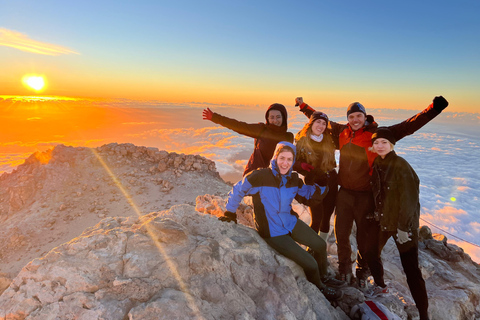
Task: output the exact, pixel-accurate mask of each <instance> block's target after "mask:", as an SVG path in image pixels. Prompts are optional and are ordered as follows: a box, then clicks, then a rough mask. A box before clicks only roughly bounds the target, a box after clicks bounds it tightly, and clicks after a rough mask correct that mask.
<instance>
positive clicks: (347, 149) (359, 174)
mask: <svg viewBox="0 0 480 320" xmlns="http://www.w3.org/2000/svg"><path fill="white" fill-rule="evenodd" d="M300 111H301V112H303V113H304V114H305V115H306V116H307V117H310V115H311V114H312V113H313V112H314V111H315V110H314V109H312V108H311V107H309V106H308V105H307V104H302V105H301V106H300ZM439 114H440V112H439V111H437V110H436V109H434V108H433V103H432V104H431V105H429V106H428V107H427V108H426V109H425V110H423V111H422V112H420V113H417V114H416V115H414V116H413V117H411V118H409V119H407V120H405V121H403V122H400V123H397V124H395V125H393V126H389V127H387V128H388V129H390V131H391V132H392V133H393V136H394V137H395V140H396V141H399V140H400V139H402V138H404V137H405V136H407V135H410V134H412V133H414V132H415V131H417V130H419V129H420V128H422V127H423V126H424V125H425V124H427V123H428V122H429V121H430V120H432V119H433V118H435V117H436V116H438V115H439ZM377 127H378V124H377V123H376V122H375V120H374V118H373V116H371V115H367V121H366V124H365V126H364V127H363V128H361V129H359V130H357V131H353V130H352V129H351V127H350V125H349V124H339V123H336V122H333V121H329V129H330V130H331V134H332V138H333V141H335V143H336V144H337V146H338V149H339V150H340V161H339V164H338V180H339V185H340V186H341V187H343V188H345V189H348V190H354V191H368V190H370V189H371V186H370V178H371V174H372V165H373V161H374V160H375V158H376V157H377V154H376V153H373V152H371V151H369V150H368V148H370V147H371V146H372V141H371V137H372V134H373V133H374V132H375V130H376V129H377Z"/></svg>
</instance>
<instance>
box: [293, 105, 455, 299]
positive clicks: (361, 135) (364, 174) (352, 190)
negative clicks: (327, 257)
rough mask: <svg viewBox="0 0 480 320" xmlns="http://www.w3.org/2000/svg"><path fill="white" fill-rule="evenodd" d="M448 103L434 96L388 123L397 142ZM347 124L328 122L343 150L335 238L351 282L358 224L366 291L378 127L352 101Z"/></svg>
mask: <svg viewBox="0 0 480 320" xmlns="http://www.w3.org/2000/svg"><path fill="white" fill-rule="evenodd" d="M295 102H296V105H298V106H299V109H300V111H301V112H303V113H304V114H305V116H307V117H310V116H311V115H312V113H313V112H315V110H314V109H313V108H311V107H310V106H308V105H307V104H306V103H304V102H303V99H302V98H300V97H299V98H296V99H295ZM447 106H448V102H447V100H445V98H443V97H442V96H438V97H435V98H434V99H433V103H432V104H430V105H429V106H428V107H427V108H426V109H424V110H423V111H421V112H419V113H417V114H415V115H414V116H412V117H410V118H408V119H406V120H405V121H402V122H400V123H397V124H395V125H392V126H389V127H388V129H389V130H390V131H391V132H392V134H393V137H394V138H395V140H396V141H399V140H400V139H402V138H404V137H405V136H407V135H410V134H413V133H414V132H416V131H417V130H419V129H420V128H422V127H423V126H424V125H425V124H427V123H428V122H429V121H431V120H432V119H434V118H435V117H436V116H438V115H439V114H440V113H441V112H442V111H443V110H444V109H445V108H446V107H447ZM347 120H348V123H347V124H340V123H337V122H334V121H329V129H330V134H331V135H332V138H333V141H334V142H335V143H336V145H337V146H338V149H339V150H340V161H339V168H338V183H339V185H340V189H339V191H338V194H337V200H336V209H335V215H336V216H335V226H334V230H335V237H336V240H337V250H338V265H339V266H338V267H339V268H338V269H339V279H341V280H344V281H346V282H347V283H349V284H351V283H352V280H353V275H352V264H353V261H352V259H351V255H352V251H351V246H350V239H349V237H350V233H351V231H352V226H353V222H355V224H356V225H357V236H356V239H357V245H358V251H357V265H356V276H357V279H358V281H357V285H358V286H359V287H360V289H363V290H366V288H367V282H366V279H367V278H368V275H369V272H370V271H369V269H368V264H367V261H366V259H365V253H366V239H367V236H368V235H367V233H366V224H367V223H368V219H367V218H371V217H373V213H374V210H375V204H374V201H373V194H372V188H371V185H370V181H371V174H372V165H373V161H374V160H375V158H376V157H377V154H376V153H374V152H372V151H371V150H369V148H370V147H371V146H372V141H371V137H372V135H373V133H374V132H375V130H376V129H377V127H378V124H377V123H376V122H375V120H374V118H373V116H372V115H367V112H366V110H365V107H364V106H363V105H362V104H361V103H359V102H353V103H351V104H350V105H349V106H348V108H347Z"/></svg>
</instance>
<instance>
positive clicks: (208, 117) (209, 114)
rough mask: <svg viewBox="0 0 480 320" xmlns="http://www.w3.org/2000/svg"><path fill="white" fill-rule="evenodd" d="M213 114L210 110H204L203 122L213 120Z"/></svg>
mask: <svg viewBox="0 0 480 320" xmlns="http://www.w3.org/2000/svg"><path fill="white" fill-rule="evenodd" d="M212 117H213V112H212V110H210V108H207V109H203V120H212Z"/></svg>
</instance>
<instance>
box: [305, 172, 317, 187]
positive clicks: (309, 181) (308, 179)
mask: <svg viewBox="0 0 480 320" xmlns="http://www.w3.org/2000/svg"><path fill="white" fill-rule="evenodd" d="M303 181H304V182H305V184H308V185H313V184H314V183H315V174H314V173H313V172H311V173H310V172H309V173H307V175H306V176H305V179H303Z"/></svg>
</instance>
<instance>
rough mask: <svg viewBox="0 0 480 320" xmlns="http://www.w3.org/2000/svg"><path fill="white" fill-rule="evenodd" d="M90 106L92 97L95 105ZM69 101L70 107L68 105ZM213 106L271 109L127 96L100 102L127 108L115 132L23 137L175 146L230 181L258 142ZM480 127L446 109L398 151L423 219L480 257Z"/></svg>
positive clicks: (21, 153) (390, 118)
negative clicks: (218, 117) (410, 171)
mask: <svg viewBox="0 0 480 320" xmlns="http://www.w3.org/2000/svg"><path fill="white" fill-rule="evenodd" d="M0 102H1V101H0ZM91 104H92V103H91V102H89V106H91ZM0 105H1V104H0ZM62 106H63V107H65V106H66V104H65V103H64V104H63V105H62ZM75 107H81V103H80V102H76V105H75ZM206 107H210V108H211V109H212V110H213V111H214V112H218V113H220V114H222V115H224V116H228V117H231V118H234V119H237V120H241V121H245V122H248V123H257V122H264V121H265V110H266V108H267V106H257V107H252V106H235V105H211V104H205V103H190V104H165V103H156V102H152V101H149V102H138V101H128V100H122V101H116V102H109V103H108V105H104V104H102V103H99V104H98V108H109V110H110V111H111V110H112V109H113V110H119V111H118V112H122V115H123V116H122V117H119V119H120V120H119V121H118V123H114V124H112V123H109V124H108V125H109V127H108V130H105V129H102V130H99V131H94V130H93V131H92V130H90V131H89V136H85V141H83V142H82V141H78V140H76V141H74V142H73V141H68V140H67V139H64V140H62V138H57V139H52V140H51V141H31V142H28V141H22V143H23V144H32V145H35V149H32V152H33V151H34V150H42V149H43V150H45V149H47V148H49V147H51V146H54V145H56V144H58V143H63V144H66V145H73V146H82V145H83V146H91V147H95V146H99V145H102V144H105V143H111V142H118V143H127V142H129V143H134V144H136V145H144V146H148V147H157V148H159V149H160V150H167V151H169V152H177V153H185V154H200V155H202V156H205V157H207V158H209V159H211V160H213V161H215V163H216V166H217V170H218V171H219V172H220V174H221V176H222V177H223V178H224V180H226V181H231V182H236V181H238V180H239V179H241V177H242V172H243V168H244V166H245V164H246V163H247V161H248V158H249V157H250V154H251V153H252V150H253V143H254V140H253V139H252V138H250V137H246V136H242V135H240V134H237V133H235V132H233V131H231V130H229V129H226V128H223V127H221V126H219V125H216V124H214V123H212V122H210V121H206V120H202V110H203V108H206ZM423 107H426V106H423ZM315 108H316V109H317V110H320V111H323V112H326V113H327V114H328V115H329V117H330V119H331V120H333V121H336V122H341V123H345V122H346V116H345V108H320V107H315ZM287 109H288V112H289V119H288V121H289V131H291V132H292V133H294V134H296V133H297V132H298V131H299V130H300V129H301V128H302V127H303V125H304V124H305V122H306V121H307V118H306V117H305V116H304V115H303V114H302V113H300V112H299V111H298V108H295V107H293V106H289V107H287ZM421 109H422V108H419V109H418V110H391V109H368V108H367V111H368V113H370V114H372V115H374V117H375V120H376V122H377V123H379V125H385V126H388V125H392V124H395V123H398V122H400V121H403V120H405V119H407V118H409V117H411V116H413V115H414V114H415V113H417V112H419V111H420V110H421ZM80 120H81V119H80ZM39 121H41V120H39ZM82 121H83V120H82ZM479 125H480V115H479V114H472V113H452V112H448V108H447V109H446V110H445V111H444V112H443V113H442V114H440V115H439V116H438V117H437V118H435V119H434V120H433V121H431V122H430V123H428V124H427V125H426V126H424V127H423V128H422V129H420V130H419V131H418V132H416V133H415V134H413V135H411V136H408V137H406V138H404V139H402V140H400V141H399V142H398V143H397V144H396V146H395V150H396V152H397V154H399V155H400V156H402V157H404V158H405V159H406V160H407V161H408V162H409V163H410V164H411V165H412V167H413V168H414V169H415V171H416V172H417V174H418V176H419V178H420V183H421V186H420V202H421V207H422V209H421V224H426V225H429V226H430V228H431V229H432V231H433V232H436V233H443V234H445V235H446V236H447V237H448V241H449V243H455V244H458V245H459V246H461V247H462V248H464V249H465V251H466V252H467V253H469V254H470V255H471V256H472V258H473V259H474V260H475V261H477V262H480V247H479V246H478V245H479V244H480V241H479V240H478V239H480V200H479V198H480V191H479V190H480V171H479V170H478V163H479V161H478V159H480V136H479V130H478V128H479ZM15 143H16V142H15V141H12V142H9V141H6V142H5V141H4V142H2V143H0V173H1V172H2V171H4V172H10V171H11V170H13V169H14V168H15V166H17V165H18V164H20V163H21V162H23V160H22V159H25V158H26V156H27V155H28V154H29V153H28V151H29V149H25V148H22V149H18V151H17V152H12V150H13V149H12V145H15ZM15 150H16V149H15ZM337 160H338V152H337ZM337 162H338V161H337ZM464 240H465V241H464Z"/></svg>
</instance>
